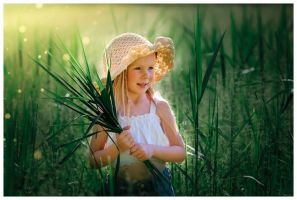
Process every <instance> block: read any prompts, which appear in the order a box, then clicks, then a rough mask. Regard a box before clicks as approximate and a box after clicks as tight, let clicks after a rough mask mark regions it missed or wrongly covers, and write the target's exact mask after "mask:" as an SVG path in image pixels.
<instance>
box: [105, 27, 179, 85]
mask: <svg viewBox="0 0 297 200" xmlns="http://www.w3.org/2000/svg"><path fill="white" fill-rule="evenodd" d="M154 52H157V58H156V65H155V68H154V71H155V81H159V80H161V79H162V78H163V77H164V76H165V74H166V73H167V72H168V71H169V70H170V69H171V68H172V67H173V58H174V46H173V42H172V40H171V39H170V38H168V37H157V38H156V39H155V42H154V44H152V43H151V42H150V41H148V40H147V39H145V38H144V37H142V36H140V35H138V34H135V33H123V34H121V35H119V36H117V37H115V38H114V39H113V40H112V41H111V42H110V43H109V44H108V45H107V47H106V49H105V53H104V56H103V66H104V69H107V63H109V62H110V74H111V79H112V80H114V79H115V78H116V77H117V76H118V75H119V74H120V73H121V72H123V71H124V70H125V69H127V68H128V66H129V65H130V64H132V63H133V62H134V61H135V60H137V59H138V58H141V57H144V56H147V55H149V54H151V53H154ZM104 79H105V78H104Z"/></svg>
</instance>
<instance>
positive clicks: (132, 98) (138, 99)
mask: <svg viewBox="0 0 297 200" xmlns="http://www.w3.org/2000/svg"><path fill="white" fill-rule="evenodd" d="M147 100H148V95H147V93H144V94H143V95H131V94H129V100H128V101H129V103H130V104H132V105H138V104H142V103H143V102H145V101H147Z"/></svg>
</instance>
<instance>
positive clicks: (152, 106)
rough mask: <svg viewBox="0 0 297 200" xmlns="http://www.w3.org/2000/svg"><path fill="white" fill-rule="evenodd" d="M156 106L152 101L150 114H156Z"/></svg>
mask: <svg viewBox="0 0 297 200" xmlns="http://www.w3.org/2000/svg"><path fill="white" fill-rule="evenodd" d="M156 109H157V108H156V105H155V103H154V101H151V106H150V113H156Z"/></svg>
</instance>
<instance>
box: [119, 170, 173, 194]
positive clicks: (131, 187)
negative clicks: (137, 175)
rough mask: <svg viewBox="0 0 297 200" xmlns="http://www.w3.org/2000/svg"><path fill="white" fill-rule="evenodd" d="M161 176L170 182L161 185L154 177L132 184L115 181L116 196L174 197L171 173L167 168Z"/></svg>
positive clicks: (120, 180)
mask: <svg viewBox="0 0 297 200" xmlns="http://www.w3.org/2000/svg"><path fill="white" fill-rule="evenodd" d="M162 173H163V175H164V176H165V177H167V178H168V180H170V184H168V183H167V182H166V183H165V184H164V182H163V184H162V183H161V182H160V181H158V180H157V179H156V178H155V177H153V178H152V179H148V180H143V181H137V182H135V183H133V184H131V183H128V182H127V181H125V180H122V179H119V180H118V181H117V188H116V195H117V196H174V191H173V187H172V184H171V173H170V170H169V169H168V168H165V169H164V170H163V171H162Z"/></svg>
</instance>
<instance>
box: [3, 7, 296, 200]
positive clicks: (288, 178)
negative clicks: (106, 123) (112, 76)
mask: <svg viewBox="0 0 297 200" xmlns="http://www.w3.org/2000/svg"><path fill="white" fill-rule="evenodd" d="M3 21H4V49H3V52H4V55H3V60H4V67H3V69H4V119H3V120H4V138H3V139H4V142H3V146H4V195H5V196H28V195H30V196H31V195H34V196H39V195H40V196H52V195H55V196H56V195H58V196H60V195H62V196H77V195H86V196H94V195H105V192H104V181H105V180H104V179H105V176H106V174H107V173H108V171H109V170H110V168H109V167H106V168H103V169H102V170H94V169H90V168H89V165H88V159H87V158H88V157H87V153H88V145H87V141H83V142H82V143H83V145H82V147H81V148H79V149H78V150H77V151H76V152H75V153H73V154H71V156H70V157H69V158H68V160H67V161H65V162H63V163H62V165H59V164H58V163H59V162H60V161H61V159H62V158H63V157H64V156H65V155H66V154H67V153H68V152H69V151H71V150H72V148H73V145H71V144H70V145H66V146H63V147H61V148H59V146H60V145H62V144H65V143H67V142H69V141H72V140H74V139H76V138H78V137H79V136H81V135H82V133H83V132H84V131H85V128H86V127H87V123H86V121H84V120H83V119H80V118H77V115H76V114H75V113H74V112H72V111H70V110H69V109H68V108H66V107H62V106H60V105H58V104H56V103H55V102H53V101H51V100H50V99H48V98H46V95H45V94H46V93H47V92H46V91H47V90H51V91H54V92H56V93H59V94H63V95H66V96H67V95H69V94H68V93H67V92H66V91H65V90H64V89H63V88H61V87H60V86H59V85H58V84H57V83H56V82H54V80H53V79H51V78H50V77H49V76H48V75H47V74H46V73H45V72H44V71H42V70H41V69H40V68H39V67H38V66H37V65H36V64H35V63H34V62H33V61H32V59H31V58H30V57H33V58H35V59H38V60H40V61H42V62H44V63H46V64H47V65H48V66H49V68H50V69H51V70H53V71H56V72H59V70H61V69H59V67H58V64H59V65H61V63H62V65H64V66H65V69H66V71H69V72H70V73H71V71H70V68H69V65H68V64H67V62H66V61H67V60H68V59H69V55H68V54H67V53H66V52H63V51H61V50H60V49H59V48H57V46H56V45H57V44H58V43H59V38H60V40H62V41H63V43H64V44H65V45H66V46H67V48H69V49H70V51H71V53H72V54H73V55H75V56H76V57H77V58H78V59H80V60H81V59H82V48H81V47H80V45H79V38H78V35H77V33H78V32H79V33H80V34H81V36H82V41H83V44H84V48H85V50H86V54H87V57H88V60H89V62H90V63H91V66H92V67H93V69H95V68H98V71H99V72H101V70H102V68H100V61H101V57H102V52H103V49H104V46H105V45H106V44H107V43H108V42H109V41H110V39H112V38H113V37H114V36H116V35H117V34H119V33H122V32H136V33H139V34H142V35H144V36H146V37H148V38H149V39H150V40H151V41H153V39H154V38H155V37H156V36H158V35H164V36H168V37H171V38H172V39H173V41H174V43H175V48H176V57H175V68H174V69H173V70H172V71H171V72H170V73H169V74H168V76H167V77H166V78H165V79H164V80H162V81H161V82H160V83H159V84H158V85H157V86H156V88H157V89H158V90H159V91H160V92H161V94H162V95H163V96H164V97H166V98H167V99H168V100H169V102H170V103H171V105H172V108H173V110H174V112H175V115H176V119H177V123H178V126H179V129H180V133H181V134H182V137H183V138H184V141H185V142H186V147H187V158H186V160H185V161H184V162H183V163H181V164H169V167H170V168H171V170H172V175H173V180H172V181H173V185H174V189H175V192H176V195H178V196H292V195H293V5H290V4H286V5H280V4H274V5H268V4H267V5H231V4H229V5H132V4H131V5H107V4H106V5H105V4H102V5H96V4H88V5H83V4H81V5H80V4H77V5H70V4H69V5H66V4H65V5H63V4H59V5H54V4H53V5H35V4H27V5H22V4H5V5H4V20H3ZM221 39H222V40H221ZM220 41H222V43H221V45H220ZM216 50H217V51H216ZM49 55H53V56H49ZM63 63H65V64H63Z"/></svg>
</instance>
